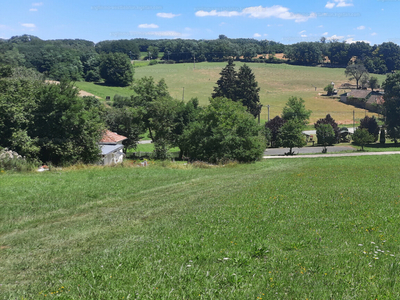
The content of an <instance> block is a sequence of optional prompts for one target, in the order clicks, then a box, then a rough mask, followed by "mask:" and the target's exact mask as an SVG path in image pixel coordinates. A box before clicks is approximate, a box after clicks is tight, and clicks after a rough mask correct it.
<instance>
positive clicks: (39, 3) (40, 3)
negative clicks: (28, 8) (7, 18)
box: [32, 2, 43, 6]
mask: <svg viewBox="0 0 400 300" xmlns="http://www.w3.org/2000/svg"><path fill="white" fill-rule="evenodd" d="M42 5H43V2H36V3H32V6H42Z"/></svg>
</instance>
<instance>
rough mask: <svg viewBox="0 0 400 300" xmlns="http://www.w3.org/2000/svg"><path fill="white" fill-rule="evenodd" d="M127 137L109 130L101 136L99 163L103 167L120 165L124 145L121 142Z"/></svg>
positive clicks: (122, 158)
mask: <svg viewBox="0 0 400 300" xmlns="http://www.w3.org/2000/svg"><path fill="white" fill-rule="evenodd" d="M126 139H127V137H125V136H123V135H119V134H117V133H115V132H112V131H110V130H106V131H105V132H104V134H103V137H102V139H101V141H100V142H99V146H100V150H101V163H102V164H103V165H105V166H106V165H112V164H118V163H122V162H123V160H124V156H125V154H124V152H123V149H124V145H122V142H123V141H124V140H126Z"/></svg>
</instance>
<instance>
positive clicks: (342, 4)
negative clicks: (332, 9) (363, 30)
mask: <svg viewBox="0 0 400 300" xmlns="http://www.w3.org/2000/svg"><path fill="white" fill-rule="evenodd" d="M350 1H351V0H350ZM335 2H338V4H337V5H336V7H347V6H354V5H353V3H347V2H346V1H344V0H335Z"/></svg>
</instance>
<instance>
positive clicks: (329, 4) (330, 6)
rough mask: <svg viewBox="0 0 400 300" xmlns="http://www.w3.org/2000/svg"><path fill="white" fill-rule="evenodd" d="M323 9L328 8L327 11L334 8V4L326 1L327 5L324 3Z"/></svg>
mask: <svg viewBox="0 0 400 300" xmlns="http://www.w3.org/2000/svg"><path fill="white" fill-rule="evenodd" d="M325 7H326V8H329V9H331V8H334V7H335V3H333V2H329V1H328V3H326V5H325Z"/></svg>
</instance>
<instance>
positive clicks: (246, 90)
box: [236, 64, 261, 117]
mask: <svg viewBox="0 0 400 300" xmlns="http://www.w3.org/2000/svg"><path fill="white" fill-rule="evenodd" d="M236 86H237V99H238V101H240V102H242V104H243V105H244V106H246V107H247V111H248V112H249V113H251V114H252V115H253V116H254V117H256V116H258V114H259V113H260V110H261V104H260V96H259V95H258V92H259V91H260V88H259V87H258V83H257V81H256V79H255V76H254V73H253V72H252V70H251V69H250V68H249V67H248V66H247V65H246V64H245V65H243V66H241V67H240V70H239V73H238V77H237V85H236Z"/></svg>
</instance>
